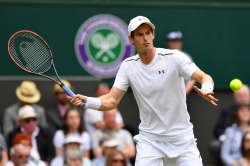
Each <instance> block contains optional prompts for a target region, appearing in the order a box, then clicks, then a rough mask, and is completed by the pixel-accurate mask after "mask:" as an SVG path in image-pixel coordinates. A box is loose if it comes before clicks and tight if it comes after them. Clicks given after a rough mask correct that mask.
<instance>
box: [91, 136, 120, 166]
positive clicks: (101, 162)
mask: <svg viewBox="0 0 250 166" xmlns="http://www.w3.org/2000/svg"><path fill="white" fill-rule="evenodd" d="M101 142H102V143H101V144H102V150H103V155H102V156H100V157H98V158H95V159H94V160H93V162H92V164H93V166H105V164H106V160H107V156H108V155H109V154H110V153H111V152H112V151H113V150H115V149H116V148H117V146H118V142H117V140H112V139H107V140H103V141H101Z"/></svg>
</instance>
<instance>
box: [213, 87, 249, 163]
mask: <svg viewBox="0 0 250 166" xmlns="http://www.w3.org/2000/svg"><path fill="white" fill-rule="evenodd" d="M233 99H234V102H233V104H232V105H230V106H229V107H227V108H223V109H222V110H221V111H220V115H219V118H218V120H217V122H216V124H215V127H214V131H213V135H214V140H213V141H212V142H211V143H210V152H211V156H212V159H214V162H215V165H222V161H221V157H220V153H221V144H222V142H223V140H224V139H225V135H224V134H225V129H226V128H227V127H229V126H231V125H232V123H233V122H232V115H233V113H234V111H235V110H236V107H237V105H242V104H250V90H249V87H248V86H247V85H243V86H242V87H241V88H240V89H239V90H237V91H234V92H233Z"/></svg>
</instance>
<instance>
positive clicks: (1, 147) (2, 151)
mask: <svg viewBox="0 0 250 166" xmlns="http://www.w3.org/2000/svg"><path fill="white" fill-rule="evenodd" d="M7 151H8V150H7V145H6V142H5V139H4V137H3V135H2V134H0V166H4V165H5V163H6V162H7V161H8V153H7Z"/></svg>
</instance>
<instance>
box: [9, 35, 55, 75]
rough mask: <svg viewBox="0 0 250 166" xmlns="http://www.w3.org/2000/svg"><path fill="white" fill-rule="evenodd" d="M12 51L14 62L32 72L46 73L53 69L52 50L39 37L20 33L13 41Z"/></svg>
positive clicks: (11, 43) (11, 44)
mask: <svg viewBox="0 0 250 166" xmlns="http://www.w3.org/2000/svg"><path fill="white" fill-rule="evenodd" d="M10 49H11V53H12V54H11V56H12V57H13V59H14V61H15V62H16V63H18V64H19V66H20V67H22V68H24V69H26V70H28V71H30V72H36V73H45V72H47V71H48V70H49V69H50V67H51V64H52V62H51V61H52V56H51V53H50V50H49V48H48V46H47V45H46V43H45V42H44V41H43V40H42V39H41V38H40V37H39V36H35V35H33V34H31V33H28V32H23V33H20V34H18V35H17V36H15V37H14V38H13V39H12V40H11V42H10Z"/></svg>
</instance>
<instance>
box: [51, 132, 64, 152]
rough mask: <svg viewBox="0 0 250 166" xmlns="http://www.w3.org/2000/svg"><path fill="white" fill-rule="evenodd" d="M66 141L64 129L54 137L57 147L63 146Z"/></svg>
mask: <svg viewBox="0 0 250 166" xmlns="http://www.w3.org/2000/svg"><path fill="white" fill-rule="evenodd" d="M63 142H64V134H63V131H61V130H59V131H57V132H56V133H55V136H54V138H53V144H54V146H55V147H56V148H62V145H63Z"/></svg>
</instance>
